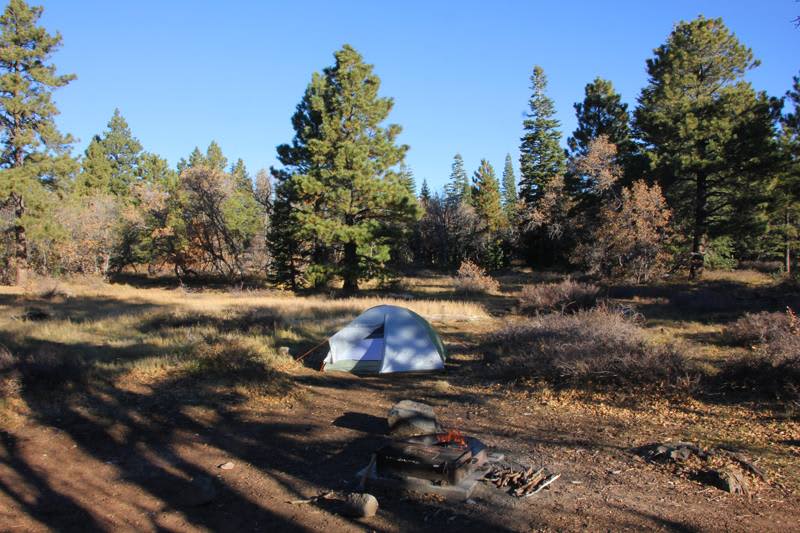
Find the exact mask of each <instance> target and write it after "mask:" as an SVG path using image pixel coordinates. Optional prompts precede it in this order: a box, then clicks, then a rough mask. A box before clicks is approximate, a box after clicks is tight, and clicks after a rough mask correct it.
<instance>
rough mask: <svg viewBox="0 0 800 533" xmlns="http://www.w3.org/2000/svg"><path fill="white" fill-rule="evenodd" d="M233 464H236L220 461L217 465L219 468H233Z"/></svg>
mask: <svg viewBox="0 0 800 533" xmlns="http://www.w3.org/2000/svg"><path fill="white" fill-rule="evenodd" d="M234 466H236V465H234V464H233V463H232V462H230V461H228V462H227V463H222V464H221V465H219V466H218V468H221V469H223V470H233V467H234Z"/></svg>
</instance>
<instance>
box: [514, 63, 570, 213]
mask: <svg viewBox="0 0 800 533" xmlns="http://www.w3.org/2000/svg"><path fill="white" fill-rule="evenodd" d="M546 90H547V77H546V76H545V74H544V70H542V67H540V66H538V65H537V66H536V67H534V68H533V74H531V91H532V94H531V98H530V100H529V102H528V104H529V106H530V111H529V112H528V113H527V115H526V118H525V120H524V121H523V122H522V127H523V129H524V131H525V133H524V135H523V136H522V139H521V144H520V149H519V150H520V158H519V166H520V174H521V176H522V177H521V179H520V198H521V199H522V200H523V201H524V202H525V203H526V204H528V205H533V204H535V203H536V200H537V199H538V198H539V197H541V195H542V193H543V187H544V185H545V184H546V183H548V182H549V181H550V180H552V178H553V177H555V176H559V175H562V174H563V173H564V169H565V165H566V158H565V155H564V150H563V149H562V148H561V145H560V143H561V132H560V131H559V129H558V128H559V127H560V125H561V124H560V123H559V121H558V120H557V119H556V118H555V106H554V105H553V101H552V100H551V99H550V98H549V97H548V96H547V94H546Z"/></svg>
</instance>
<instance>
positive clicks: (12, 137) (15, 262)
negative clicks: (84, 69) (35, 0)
mask: <svg viewBox="0 0 800 533" xmlns="http://www.w3.org/2000/svg"><path fill="white" fill-rule="evenodd" d="M41 16H42V8H41V7H31V6H29V5H27V4H26V3H25V2H24V1H23V0H10V1H9V3H8V5H7V6H6V8H5V10H4V12H3V14H2V16H0V87H2V91H0V169H2V177H0V201H1V202H3V203H4V204H5V205H6V206H7V208H9V209H10V211H11V212H12V213H13V222H12V225H11V228H10V233H11V235H10V237H11V238H10V239H9V240H10V241H11V242H12V243H13V245H12V250H10V253H9V258H8V265H7V267H8V269H9V271H10V274H11V276H10V277H11V278H13V281H15V282H16V283H18V284H20V283H23V282H24V281H25V278H26V275H27V272H28V237H27V226H28V224H29V222H30V220H31V218H32V217H30V216H28V215H29V214H30V213H29V211H30V210H34V211H35V210H36V209H37V204H38V205H41V200H42V197H43V196H44V195H46V194H47V189H46V188H47V187H48V186H50V185H52V184H53V183H54V182H55V180H56V179H57V178H58V177H59V176H64V175H66V174H69V173H71V172H73V171H74V170H75V168H76V163H75V161H74V160H73V159H72V158H71V157H69V155H68V153H67V150H68V146H69V143H71V142H72V139H71V138H70V137H69V135H63V134H61V133H60V132H59V131H58V128H56V124H55V120H54V119H55V116H56V115H57V114H58V109H57V108H56V105H55V103H54V102H53V100H52V96H51V95H52V92H53V90H54V89H58V88H59V87H63V86H65V85H67V84H68V83H69V82H70V81H72V80H73V79H75V76H73V75H58V74H56V67H55V65H53V64H52V63H49V61H50V59H51V58H52V56H53V53H54V52H55V51H56V50H57V49H58V47H59V46H60V44H61V35H60V34H59V33H55V34H52V35H51V34H50V33H48V32H47V30H45V29H44V28H43V27H41V26H39V25H38V22H39V18H40V17H41Z"/></svg>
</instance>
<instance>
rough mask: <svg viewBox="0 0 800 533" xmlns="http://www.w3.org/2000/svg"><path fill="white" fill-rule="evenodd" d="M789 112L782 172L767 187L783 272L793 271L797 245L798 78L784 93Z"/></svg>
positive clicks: (799, 169)
mask: <svg viewBox="0 0 800 533" xmlns="http://www.w3.org/2000/svg"><path fill="white" fill-rule="evenodd" d="M786 100H787V101H788V103H789V105H790V106H791V110H790V111H789V112H787V113H786V114H785V115H783V116H782V117H781V135H780V148H781V154H782V163H783V165H782V168H781V172H778V173H777V174H776V175H775V176H774V178H773V180H772V183H771V184H770V190H769V197H770V206H769V211H770V213H769V215H770V229H771V233H772V235H774V236H775V237H777V240H778V242H777V243H775V245H776V247H779V248H780V249H781V256H782V259H783V265H784V271H785V272H786V273H787V274H791V273H792V272H793V271H794V261H793V257H794V256H795V255H796V249H797V246H798V244H799V243H800V77H798V76H795V77H794V78H793V84H792V88H791V89H790V90H789V91H787V92H786Z"/></svg>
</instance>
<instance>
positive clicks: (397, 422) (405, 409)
mask: <svg viewBox="0 0 800 533" xmlns="http://www.w3.org/2000/svg"><path fill="white" fill-rule="evenodd" d="M387 420H388V422H389V433H390V434H392V435H394V436H397V437H411V436H414V435H425V434H431V433H439V432H441V431H442V426H441V425H440V424H439V422H438V421H437V420H436V413H435V412H434V410H433V407H432V406H430V405H428V404H425V403H421V402H415V401H412V400H402V401H400V402H398V403H396V404H395V405H394V406H393V407H392V408H391V409H390V410H389V415H388V417H387Z"/></svg>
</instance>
